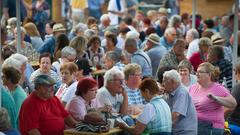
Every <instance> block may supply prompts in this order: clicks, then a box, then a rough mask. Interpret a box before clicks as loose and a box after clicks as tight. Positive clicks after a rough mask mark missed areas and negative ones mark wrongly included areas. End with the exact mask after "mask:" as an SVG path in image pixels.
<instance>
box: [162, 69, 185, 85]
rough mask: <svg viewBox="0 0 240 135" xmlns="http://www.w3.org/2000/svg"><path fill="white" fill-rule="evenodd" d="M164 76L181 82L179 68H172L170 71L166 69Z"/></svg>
mask: <svg viewBox="0 0 240 135" xmlns="http://www.w3.org/2000/svg"><path fill="white" fill-rule="evenodd" d="M163 77H167V78H170V79H172V80H174V81H175V82H177V83H179V84H181V77H180V74H179V73H178V72H177V70H174V69H172V70H170V71H165V72H164V73H163Z"/></svg>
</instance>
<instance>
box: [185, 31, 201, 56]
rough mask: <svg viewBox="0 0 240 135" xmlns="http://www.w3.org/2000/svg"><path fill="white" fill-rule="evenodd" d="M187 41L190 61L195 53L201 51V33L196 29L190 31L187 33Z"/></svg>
mask: <svg viewBox="0 0 240 135" xmlns="http://www.w3.org/2000/svg"><path fill="white" fill-rule="evenodd" d="M186 41H187V43H188V44H189V45H188V50H187V58H188V59H189V58H190V57H191V56H192V55H193V53H195V52H197V51H198V50H199V46H198V42H199V33H198V31H197V30H196V29H190V30H188V31H187V35H186Z"/></svg>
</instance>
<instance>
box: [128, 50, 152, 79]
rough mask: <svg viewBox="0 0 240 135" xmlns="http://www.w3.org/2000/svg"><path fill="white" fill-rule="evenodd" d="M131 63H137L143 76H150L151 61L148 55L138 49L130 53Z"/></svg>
mask: <svg viewBox="0 0 240 135" xmlns="http://www.w3.org/2000/svg"><path fill="white" fill-rule="evenodd" d="M131 63H137V64H138V65H140V66H141V68H142V75H143V77H151V76H152V63H151V59H150V58H149V56H148V55H147V54H146V53H145V52H143V51H142V50H139V51H137V52H135V53H134V54H133V55H132V58H131Z"/></svg>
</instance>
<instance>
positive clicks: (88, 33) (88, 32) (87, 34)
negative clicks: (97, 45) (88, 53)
mask: <svg viewBox="0 0 240 135" xmlns="http://www.w3.org/2000/svg"><path fill="white" fill-rule="evenodd" d="M94 35H96V33H95V31H94V30H92V29H87V30H85V31H84V36H85V37H86V38H87V39H90V38H91V37H92V36H94Z"/></svg>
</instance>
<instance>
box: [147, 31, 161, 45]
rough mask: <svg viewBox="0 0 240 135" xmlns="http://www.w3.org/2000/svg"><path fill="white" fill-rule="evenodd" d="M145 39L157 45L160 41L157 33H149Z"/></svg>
mask: <svg viewBox="0 0 240 135" xmlns="http://www.w3.org/2000/svg"><path fill="white" fill-rule="evenodd" d="M147 40H149V41H151V42H152V43H154V44H157V45H158V44H159V42H160V38H159V36H158V35H157V34H155V33H152V34H150V35H149V37H148V38H147Z"/></svg>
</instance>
